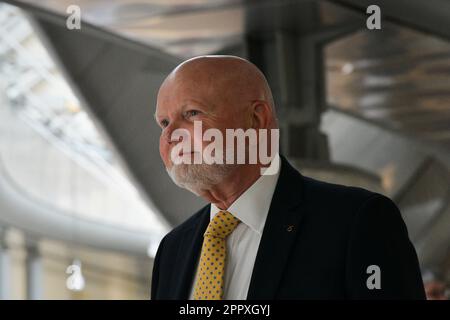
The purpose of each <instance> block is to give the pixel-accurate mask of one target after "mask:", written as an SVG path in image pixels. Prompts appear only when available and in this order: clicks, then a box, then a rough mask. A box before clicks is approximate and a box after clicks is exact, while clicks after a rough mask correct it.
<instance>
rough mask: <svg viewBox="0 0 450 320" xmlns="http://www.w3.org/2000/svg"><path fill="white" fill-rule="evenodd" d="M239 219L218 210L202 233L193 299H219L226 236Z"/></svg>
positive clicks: (222, 279)
mask: <svg viewBox="0 0 450 320" xmlns="http://www.w3.org/2000/svg"><path fill="white" fill-rule="evenodd" d="M239 222H240V220H239V219H238V218H236V217H234V216H233V215H232V214H231V213H229V212H228V211H219V212H218V213H217V214H216V215H215V217H214V218H213V219H212V220H211V221H210V222H209V225H208V228H206V231H205V233H204V235H203V246H202V252H201V255H200V263H199V267H198V272H197V281H196V283H195V289H194V300H221V299H222V295H223V283H224V276H225V274H224V273H225V258H226V243H225V239H226V237H227V236H228V235H229V234H230V233H231V232H233V230H234V229H235V228H236V227H237V225H238V224H239Z"/></svg>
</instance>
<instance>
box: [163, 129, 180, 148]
mask: <svg viewBox="0 0 450 320" xmlns="http://www.w3.org/2000/svg"><path fill="white" fill-rule="evenodd" d="M177 128H178V127H177V125H176V124H169V125H168V126H167V127H166V128H165V129H164V130H163V133H162V136H163V140H164V141H165V142H166V143H167V144H173V143H177V142H179V141H180V139H179V137H176V136H175V135H174V134H173V132H174V131H175V130H176V129H177Z"/></svg>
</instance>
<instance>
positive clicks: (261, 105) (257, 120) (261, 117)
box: [251, 100, 272, 129]
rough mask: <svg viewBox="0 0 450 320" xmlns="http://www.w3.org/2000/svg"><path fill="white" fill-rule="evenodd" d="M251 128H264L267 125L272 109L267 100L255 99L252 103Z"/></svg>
mask: <svg viewBox="0 0 450 320" xmlns="http://www.w3.org/2000/svg"><path fill="white" fill-rule="evenodd" d="M251 110H252V128H254V129H265V128H268V127H269V124H270V117H271V115H272V111H271V110H270V107H269V105H268V104H267V102H265V101H263V100H256V101H253V103H252V108H251Z"/></svg>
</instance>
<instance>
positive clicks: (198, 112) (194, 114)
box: [186, 110, 200, 117]
mask: <svg viewBox="0 0 450 320" xmlns="http://www.w3.org/2000/svg"><path fill="white" fill-rule="evenodd" d="M199 114H200V111H198V110H189V111H186V116H187V117H193V116H196V115H199Z"/></svg>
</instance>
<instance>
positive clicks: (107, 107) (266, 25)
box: [0, 0, 450, 299]
mask: <svg viewBox="0 0 450 320" xmlns="http://www.w3.org/2000/svg"><path fill="white" fill-rule="evenodd" d="M372 4H376V5H378V6H379V8H380V9H381V29H375V30H370V29H368V28H367V25H366V20H367V19H368V18H369V16H370V14H368V13H367V12H366V9H367V7H368V6H369V5H372ZM73 5H75V6H77V7H75V9H77V8H78V9H79V13H80V17H81V28H80V29H77V28H75V29H73V28H70V27H68V18H69V19H71V18H70V17H73V15H72V14H73V12H75V11H76V10H75V11H73V10H74V9H73V8H74V7H73ZM71 6H72V7H71ZM71 21H72V20H71ZM449 41H450V1H447V0H427V1H423V0H378V1H366V0H286V1H284V0H253V1H252V0H248V1H245V0H108V1H107V0H91V1H88V0H84V1H76V0H40V1H37V0H35V1H32V0H22V1H6V2H4V3H0V299H149V297H150V285H151V272H152V262H153V258H154V256H155V253H156V249H157V247H158V244H159V241H160V239H161V238H162V237H163V236H164V235H165V234H166V233H167V232H169V231H170V230H171V229H172V228H173V227H174V226H176V225H178V224H180V223H182V222H183V221H184V220H185V219H186V218H188V217H189V216H190V215H191V214H192V213H194V212H195V211H197V210H198V209H199V208H200V207H201V206H203V205H204V203H203V201H202V200H201V199H199V198H196V197H195V196H194V195H192V194H191V193H189V192H187V191H184V190H181V189H179V188H178V187H176V186H175V185H174V184H173V183H172V182H171V180H170V178H169V177H168V176H167V174H166V171H165V169H164V167H163V165H162V162H161V160H160V157H159V152H158V139H159V131H160V129H159V128H158V126H157V124H156V123H155V122H154V120H153V113H154V108H155V101H156V93H157V90H158V88H159V85H160V84H161V82H162V80H163V79H164V78H165V76H166V75H167V74H168V73H169V72H170V71H171V69H172V68H174V67H175V66H176V65H177V64H178V63H180V62H181V61H183V60H185V59H187V58H190V57H193V56H196V55H203V54H233V55H238V56H241V57H244V58H247V59H249V60H250V61H252V62H253V63H255V64H256V65H257V66H258V67H259V68H260V69H261V70H262V71H263V72H264V73H265V75H266V77H267V78H268V81H269V83H270V85H271V87H272V89H273V92H274V97H275V102H276V105H277V112H278V117H279V120H280V126H281V146H280V148H281V152H282V153H283V154H284V155H286V156H287V158H288V159H290V160H291V162H292V163H293V164H295V165H296V167H297V168H298V169H299V170H300V171H301V172H302V173H303V174H304V175H307V176H311V177H315V178H318V179H322V180H326V181H330V182H335V183H340V184H346V185H356V186H361V187H364V188H367V189H370V190H373V191H377V192H380V193H383V194H385V195H387V196H389V197H390V198H392V199H393V200H394V201H395V202H396V203H397V205H398V206H399V207H400V209H401V212H402V215H403V218H404V220H405V222H406V224H407V226H408V230H409V236H410V238H411V240H412V241H413V243H414V246H415V248H416V250H417V253H418V256H419V260H420V264H421V268H422V271H423V279H424V282H425V285H426V289H427V295H428V297H429V298H433V299H447V298H448V297H449V296H450V295H449V283H450V205H449V200H450V42H449ZM381 232H382V231H381Z"/></svg>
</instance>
